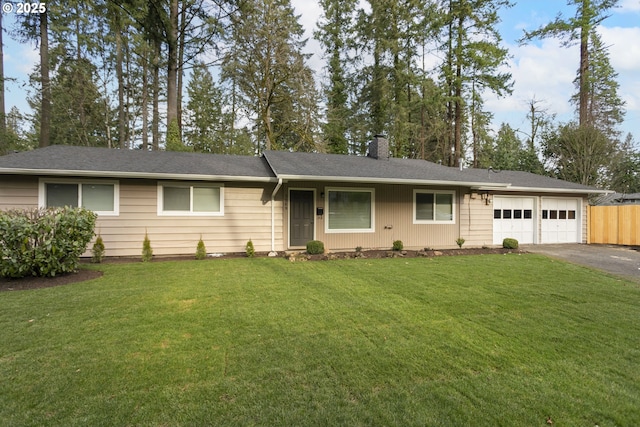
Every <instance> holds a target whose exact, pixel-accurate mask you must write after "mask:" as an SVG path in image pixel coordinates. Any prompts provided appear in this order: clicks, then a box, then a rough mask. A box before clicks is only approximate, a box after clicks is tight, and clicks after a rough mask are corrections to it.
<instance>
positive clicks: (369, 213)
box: [326, 188, 374, 233]
mask: <svg viewBox="0 0 640 427" xmlns="http://www.w3.org/2000/svg"><path fill="white" fill-rule="evenodd" d="M326 203H327V206H326V211H327V221H326V231H327V232H328V233H348V232H373V231H374V214H373V212H374V209H373V206H374V190H373V189H344V188H340V189H337V188H329V189H327V190H326Z"/></svg>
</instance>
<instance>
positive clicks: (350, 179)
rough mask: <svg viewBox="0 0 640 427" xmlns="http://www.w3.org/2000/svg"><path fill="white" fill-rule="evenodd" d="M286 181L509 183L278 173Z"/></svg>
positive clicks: (423, 183)
mask: <svg viewBox="0 0 640 427" xmlns="http://www.w3.org/2000/svg"><path fill="white" fill-rule="evenodd" d="M278 177H279V178H282V179H283V180H285V181H317V182H336V181H339V182H349V183H366V184H404V185H407V184H413V185H438V186H449V187H451V186H455V187H472V188H475V187H477V186H487V187H491V188H492V189H494V190H495V189H500V190H502V189H504V188H506V187H507V185H508V184H495V183H481V182H480V183H479V182H472V181H447V180H434V179H406V178H374V177H357V176H346V177H345V176H315V175H284V174H280V175H278Z"/></svg>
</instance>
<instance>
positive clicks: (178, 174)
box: [0, 145, 604, 194]
mask: <svg viewBox="0 0 640 427" xmlns="http://www.w3.org/2000/svg"><path fill="white" fill-rule="evenodd" d="M0 173H10V174H22V175H27V174H30V175H37V174H39V175H66V176H73V175H77V176H103V177H131V178H134V177H139V178H155V179H194V180H244V181H275V180H276V179H277V178H282V179H284V180H290V181H293V180H309V181H327V182H328V181H334V182H336V181H338V182H340V181H342V182H354V183H355V182H360V183H365V182H369V183H374V182H376V183H399V184H402V183H404V184H424V185H460V186H468V187H471V188H476V189H494V190H499V189H503V190H507V191H508V190H511V191H518V190H529V191H550V192H572V193H581V194H588V193H604V191H602V190H598V189H596V188H593V187H587V186H584V185H580V184H575V183H571V182H567V181H562V180H559V179H554V178H549V177H545V176H540V175H535V174H532V173H528V172H514V171H499V172H497V171H491V170H487V169H463V170H459V169H458V168H451V167H447V166H442V165H438V164H436V163H432V162H427V161H424V160H413V159H394V158H390V159H374V158H372V157H365V156H346V155H340V154H321V153H293V152H288V151H266V152H264V154H263V156H262V157H254V156H229V155H219V154H201V153H178V152H168V151H139V150H117V149H108V148H91V147H77V146H64V145H55V146H50V147H46V148H40V149H37V150H33V151H26V152H21V153H14V154H9V155H6V156H1V157H0Z"/></svg>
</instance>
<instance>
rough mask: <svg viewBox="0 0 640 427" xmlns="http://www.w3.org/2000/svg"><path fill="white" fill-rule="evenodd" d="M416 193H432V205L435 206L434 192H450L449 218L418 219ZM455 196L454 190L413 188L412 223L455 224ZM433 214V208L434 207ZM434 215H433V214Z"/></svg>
mask: <svg viewBox="0 0 640 427" xmlns="http://www.w3.org/2000/svg"><path fill="white" fill-rule="evenodd" d="M417 194H433V200H434V202H433V203H434V207H435V206H436V194H450V195H451V219H448V220H441V219H418V218H417V214H418V204H417V202H416V199H417V197H416V195H417ZM456 198H457V194H456V191H455V190H429V189H419V188H414V189H413V215H412V216H413V223H414V224H455V223H456V209H457V207H456V205H457V202H456ZM434 214H435V209H434ZM434 217H435V215H434Z"/></svg>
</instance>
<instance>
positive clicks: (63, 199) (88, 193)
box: [39, 180, 119, 215]
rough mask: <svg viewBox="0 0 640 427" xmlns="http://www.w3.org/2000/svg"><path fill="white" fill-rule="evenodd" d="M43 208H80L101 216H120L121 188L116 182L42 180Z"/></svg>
mask: <svg viewBox="0 0 640 427" xmlns="http://www.w3.org/2000/svg"><path fill="white" fill-rule="evenodd" d="M39 205H40V206H41V207H47V208H49V207H64V206H69V207H74V208H75V207H78V206H81V207H83V208H85V209H89V210H91V211H94V212H95V213H97V214H99V215H118V213H119V186H118V183H116V182H109V181H100V182H98V181H96V182H88V181H87V182H74V181H71V180H41V181H40V202H39Z"/></svg>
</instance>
